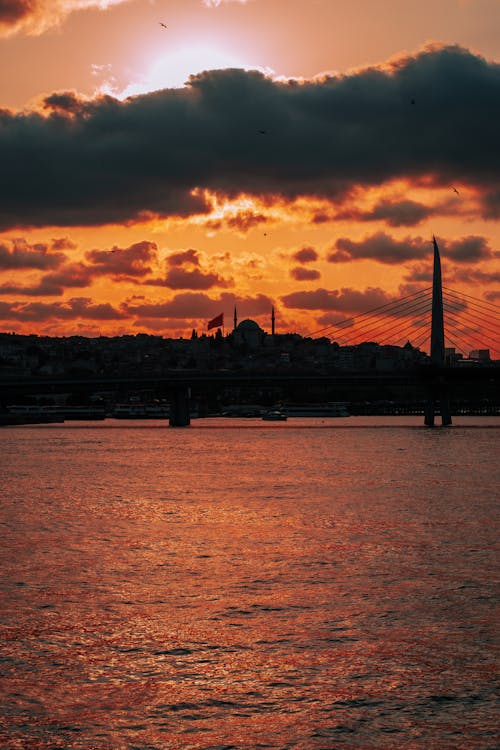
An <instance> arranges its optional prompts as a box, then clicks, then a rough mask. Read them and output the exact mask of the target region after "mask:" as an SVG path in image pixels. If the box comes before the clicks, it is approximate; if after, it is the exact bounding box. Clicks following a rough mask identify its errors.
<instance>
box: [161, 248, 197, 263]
mask: <svg viewBox="0 0 500 750" xmlns="http://www.w3.org/2000/svg"><path fill="white" fill-rule="evenodd" d="M167 263H168V265H169V266H183V265H184V264H185V263H188V264H191V265H193V266H199V265H200V257H199V254H198V250H194V249H193V248H190V249H189V250H180V251H179V252H177V253H171V254H170V255H167Z"/></svg>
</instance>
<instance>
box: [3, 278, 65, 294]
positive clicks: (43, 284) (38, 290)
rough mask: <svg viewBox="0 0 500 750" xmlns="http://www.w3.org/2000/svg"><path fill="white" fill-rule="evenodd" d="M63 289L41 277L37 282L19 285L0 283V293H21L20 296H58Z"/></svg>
mask: <svg viewBox="0 0 500 750" xmlns="http://www.w3.org/2000/svg"><path fill="white" fill-rule="evenodd" d="M63 292H64V289H63V288H62V287H61V286H58V285H57V284H51V283H50V282H48V281H46V280H45V279H42V281H40V282H39V283H38V284H32V285H31V286H22V285H21V286H19V285H15V284H2V285H0V294H1V295H14V294H15V295H21V296H22V297H60V296H61V295H62V294H63Z"/></svg>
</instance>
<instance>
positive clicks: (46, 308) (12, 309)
mask: <svg viewBox="0 0 500 750" xmlns="http://www.w3.org/2000/svg"><path fill="white" fill-rule="evenodd" d="M0 315H1V317H2V318H3V319H5V320H18V321H24V322H26V321H28V322H34V323H42V322H46V321H48V320H76V319H84V320H122V319H124V318H125V317H126V314H125V313H124V312H122V311H120V310H117V309H116V308H114V307H113V306H112V305H110V304H109V303H107V302H106V303H95V302H93V301H92V300H91V299H90V298H88V297H74V298H73V299H70V300H68V301H67V302H30V303H27V304H22V303H18V302H17V303H10V304H9V303H4V302H0Z"/></svg>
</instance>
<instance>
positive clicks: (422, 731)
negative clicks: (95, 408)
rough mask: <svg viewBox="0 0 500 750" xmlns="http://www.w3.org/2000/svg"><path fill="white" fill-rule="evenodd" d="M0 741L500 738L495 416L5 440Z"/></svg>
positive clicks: (194, 427)
mask: <svg viewBox="0 0 500 750" xmlns="http://www.w3.org/2000/svg"><path fill="white" fill-rule="evenodd" d="M0 441H1V450H0V483H1V486H0V508H1V511H0V523H1V527H0V529H1V543H0V592H1V605H0V649H1V650H0V748H2V750H63V749H64V750H77V749H78V750H202V749H203V750H254V749H257V748H268V749H272V750H289V749H292V748H294V749H295V750H354V749H356V750H358V749H362V750H372V749H373V750H375V749H377V750H498V748H499V747H500V733H499V711H498V708H499V702H498V684H499V674H498V656H499V648H498V646H499V638H498V636H499V622H500V616H499V609H498V593H499V587H498V581H499V575H498V574H499V565H498V563H499V558H498V547H499V528H498V500H499V495H500V491H499V488H500V461H499V456H500V451H499V448H500V420H499V419H497V418H494V417H485V418H481V417H462V418H458V419H456V420H455V423H454V425H453V426H452V427H450V428H442V427H436V428H434V429H429V428H425V427H423V425H422V418H421V417H389V418H383V417H374V418H363V417H349V418H329V419H328V418H324V419H316V418H309V419H304V418H301V419H299V418H297V419H293V418H291V419H288V421H287V422H279V423H278V422H276V423H270V422H263V421H262V420H258V419H239V420H238V419H224V418H217V419H216V418H214V419H199V420H193V421H192V423H191V426H190V427H188V428H170V427H168V424H167V423H166V422H159V421H144V422H141V421H125V420H116V421H113V420H106V421H104V422H67V423H64V424H60V425H58V424H47V425H35V426H22V427H6V428H2V430H1V431H0Z"/></svg>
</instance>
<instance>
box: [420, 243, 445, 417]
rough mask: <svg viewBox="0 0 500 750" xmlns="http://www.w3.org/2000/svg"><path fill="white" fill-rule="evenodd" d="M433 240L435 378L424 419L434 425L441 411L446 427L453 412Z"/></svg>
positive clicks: (438, 275) (432, 348)
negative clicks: (445, 366) (446, 378)
mask: <svg viewBox="0 0 500 750" xmlns="http://www.w3.org/2000/svg"><path fill="white" fill-rule="evenodd" d="M432 242H433V245H434V269H433V274H432V317H431V364H432V367H433V369H434V378H433V380H432V382H431V383H430V385H429V393H428V397H427V402H426V406H425V420H424V421H425V425H426V426H427V427H434V417H435V414H436V412H437V411H439V412H440V414H441V422H442V424H443V426H444V427H446V426H447V425H450V424H451V414H450V402H449V398H448V393H447V389H446V384H445V382H444V380H443V375H442V371H443V368H444V364H445V359H444V317H443V286H442V281H441V258H440V256H439V248H438V244H437V242H436V238H435V237H433V238H432Z"/></svg>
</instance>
